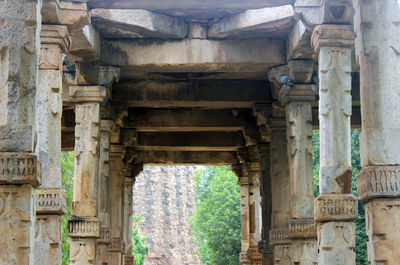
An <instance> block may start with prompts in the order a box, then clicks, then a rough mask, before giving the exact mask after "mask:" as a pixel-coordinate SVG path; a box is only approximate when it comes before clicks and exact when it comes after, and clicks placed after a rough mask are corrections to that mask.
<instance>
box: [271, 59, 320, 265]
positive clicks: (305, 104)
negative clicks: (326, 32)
mask: <svg viewBox="0 0 400 265" xmlns="http://www.w3.org/2000/svg"><path fill="white" fill-rule="evenodd" d="M288 66H289V73H290V78H291V79H292V80H293V82H294V83H295V86H293V87H289V86H287V85H284V86H283V87H282V89H281V91H280V95H279V96H280V100H281V102H282V103H284V104H286V123H287V143H288V146H287V150H288V159H289V174H290V205H291V208H290V215H291V220H289V224H288V237H289V238H290V239H291V246H290V250H289V255H290V257H291V262H292V264H300V265H303V264H314V263H316V262H317V246H316V244H317V242H316V240H315V237H316V229H315V223H314V219H313V214H314V211H313V209H314V184H313V172H312V115H311V103H312V101H313V100H314V92H313V86H312V85H309V84H304V83H303V82H309V79H311V73H312V62H310V61H301V60H298V61H291V62H289V64H288ZM286 250H287V249H285V248H282V251H286Z"/></svg>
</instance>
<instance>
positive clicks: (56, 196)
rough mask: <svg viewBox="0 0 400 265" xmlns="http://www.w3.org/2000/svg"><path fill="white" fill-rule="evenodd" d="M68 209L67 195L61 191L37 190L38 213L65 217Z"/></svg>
mask: <svg viewBox="0 0 400 265" xmlns="http://www.w3.org/2000/svg"><path fill="white" fill-rule="evenodd" d="M66 208H67V204H66V198H65V193H64V192H63V191H62V190H61V189H37V190H36V213H38V214H60V215H63V214H65V213H66Z"/></svg>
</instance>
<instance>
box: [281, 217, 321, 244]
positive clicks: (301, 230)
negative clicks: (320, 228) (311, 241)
mask: <svg viewBox="0 0 400 265" xmlns="http://www.w3.org/2000/svg"><path fill="white" fill-rule="evenodd" d="M288 237H289V238H296V239H300V238H304V239H305V238H316V237H317V227H316V224H315V221H314V219H312V218H299V219H292V220H289V229H288Z"/></svg>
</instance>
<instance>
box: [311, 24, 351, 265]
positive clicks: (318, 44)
mask: <svg viewBox="0 0 400 265" xmlns="http://www.w3.org/2000/svg"><path fill="white" fill-rule="evenodd" d="M353 39H354V37H353V32H352V29H351V27H350V26H347V25H320V26H317V27H316V28H315V30H314V34H313V36H312V42H313V45H314V47H315V49H316V51H317V52H318V53H319V60H318V62H319V97H320V98H319V124H320V128H319V129H320V164H321V166H320V172H319V188H320V195H319V196H318V198H316V199H315V216H314V218H315V220H316V221H317V222H318V248H319V256H318V262H319V264H321V265H325V264H326V265H328V264H329V265H331V264H332V265H339V264H349V265H351V264H355V255H354V252H353V249H354V247H355V227H354V220H355V219H356V218H357V200H356V198H355V197H354V196H353V195H351V194H349V193H350V192H351V178H352V168H351V143H350V138H351V127H350V117H351V107H352V106H351V94H350V93H351V48H350V45H352V40H353Z"/></svg>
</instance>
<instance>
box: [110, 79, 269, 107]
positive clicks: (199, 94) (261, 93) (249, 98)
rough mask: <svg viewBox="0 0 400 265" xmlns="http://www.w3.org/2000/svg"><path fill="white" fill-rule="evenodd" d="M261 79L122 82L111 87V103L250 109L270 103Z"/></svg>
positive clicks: (266, 87)
mask: <svg viewBox="0 0 400 265" xmlns="http://www.w3.org/2000/svg"><path fill="white" fill-rule="evenodd" d="M270 98H271V97H270V90H269V88H268V84H267V82H265V81H240V80H213V81H211V82H210V81H195V82H174V83H170V82H163V83H157V82H147V81H145V82H139V83H132V82H123V83H117V84H115V85H114V87H113V102H114V104H118V105H119V104H121V103H124V104H126V106H132V107H153V108H156V107H162V108H166V107H183V108H185V107H204V108H215V109H220V108H251V107H252V106H253V103H254V102H270V101H271V99H270Z"/></svg>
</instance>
